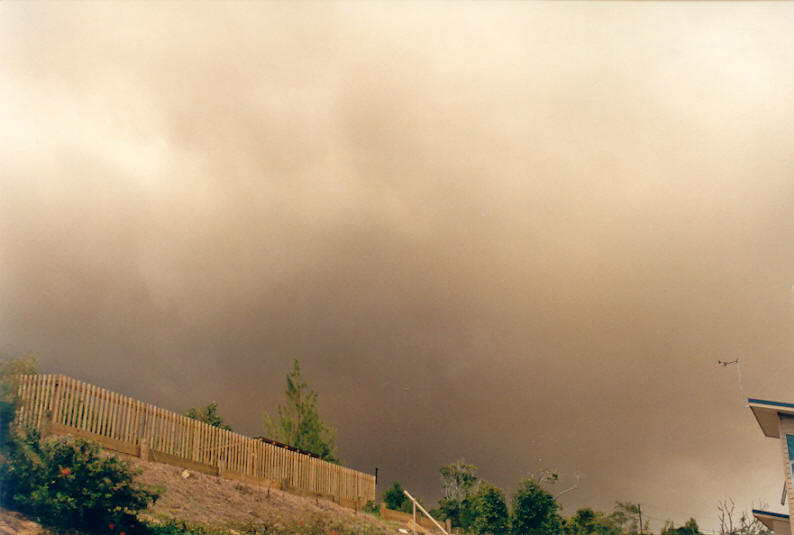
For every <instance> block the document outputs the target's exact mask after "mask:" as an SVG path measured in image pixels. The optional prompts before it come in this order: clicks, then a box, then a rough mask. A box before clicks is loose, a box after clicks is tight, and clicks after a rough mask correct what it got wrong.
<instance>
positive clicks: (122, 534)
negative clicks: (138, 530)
mask: <svg viewBox="0 0 794 535" xmlns="http://www.w3.org/2000/svg"><path fill="white" fill-rule="evenodd" d="M119 535H127V534H126V533H124V532H123V531H122V532H121V533H119Z"/></svg>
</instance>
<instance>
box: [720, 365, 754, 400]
mask: <svg viewBox="0 0 794 535" xmlns="http://www.w3.org/2000/svg"><path fill="white" fill-rule="evenodd" d="M731 364H736V379H737V380H738V381H739V396H741V398H742V405H744V406H745V407H748V405H747V399H746V398H745V397H744V388H742V365H741V364H739V359H738V358H737V359H736V360H732V361H730V362H725V361H723V360H718V361H717V365H719V366H723V367H725V368H727V367H728V366H730V365H731Z"/></svg>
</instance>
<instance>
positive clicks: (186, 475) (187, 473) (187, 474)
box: [182, 470, 190, 479]
mask: <svg viewBox="0 0 794 535" xmlns="http://www.w3.org/2000/svg"><path fill="white" fill-rule="evenodd" d="M189 477H190V472H189V471H187V470H182V479H187V478H189Z"/></svg>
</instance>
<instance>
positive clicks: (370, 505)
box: [361, 500, 380, 516]
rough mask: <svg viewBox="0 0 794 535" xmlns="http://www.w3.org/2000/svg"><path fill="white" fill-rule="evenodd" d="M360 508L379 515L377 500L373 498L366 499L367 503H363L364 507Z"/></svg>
mask: <svg viewBox="0 0 794 535" xmlns="http://www.w3.org/2000/svg"><path fill="white" fill-rule="evenodd" d="M361 510H362V511H364V512H365V513H369V514H372V515H375V516H380V507H379V506H378V502H376V501H375V500H367V503H366V504H364V507H363V508H362V509H361Z"/></svg>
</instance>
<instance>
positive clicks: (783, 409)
mask: <svg viewBox="0 0 794 535" xmlns="http://www.w3.org/2000/svg"><path fill="white" fill-rule="evenodd" d="M747 404H748V406H749V407H750V410H751V411H753V416H755V419H756V420H757V421H758V425H760V426H761V431H763V432H764V435H765V436H767V437H771V438H780V432H779V430H778V420H779V416H778V415H780V414H788V415H790V416H794V403H783V402H782V401H768V400H765V399H756V398H749V399H748V400H747Z"/></svg>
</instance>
